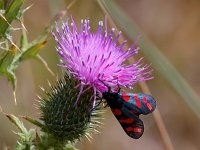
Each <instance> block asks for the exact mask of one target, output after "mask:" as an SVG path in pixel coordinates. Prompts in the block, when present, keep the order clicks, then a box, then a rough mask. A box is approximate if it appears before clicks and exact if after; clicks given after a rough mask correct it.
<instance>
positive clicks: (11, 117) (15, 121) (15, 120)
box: [5, 114, 28, 134]
mask: <svg viewBox="0 0 200 150" xmlns="http://www.w3.org/2000/svg"><path fill="white" fill-rule="evenodd" d="M5 115H6V117H7V118H8V119H9V120H10V121H11V122H12V123H13V124H14V125H15V126H16V127H17V128H18V129H19V131H20V132H21V133H26V134H27V133H28V131H27V130H26V128H25V127H24V125H23V123H22V122H21V121H20V120H19V118H17V117H15V116H14V115H11V114H5Z"/></svg>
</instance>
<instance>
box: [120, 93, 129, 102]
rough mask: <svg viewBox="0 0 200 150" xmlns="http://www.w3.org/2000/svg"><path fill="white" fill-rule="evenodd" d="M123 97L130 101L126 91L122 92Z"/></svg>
mask: <svg viewBox="0 0 200 150" xmlns="http://www.w3.org/2000/svg"><path fill="white" fill-rule="evenodd" d="M122 98H123V100H125V101H126V102H128V101H129V100H130V96H128V95H127V93H126V92H123V93H122Z"/></svg>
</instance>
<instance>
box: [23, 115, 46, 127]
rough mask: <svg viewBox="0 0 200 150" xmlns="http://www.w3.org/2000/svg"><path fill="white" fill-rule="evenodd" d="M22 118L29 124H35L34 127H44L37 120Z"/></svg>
mask: <svg viewBox="0 0 200 150" xmlns="http://www.w3.org/2000/svg"><path fill="white" fill-rule="evenodd" d="M22 118H24V119H25V120H27V121H28V122H30V123H32V124H34V125H36V126H38V127H40V128H42V127H43V124H42V123H41V122H40V121H38V120H35V119H33V118H31V117H28V116H23V117H22Z"/></svg>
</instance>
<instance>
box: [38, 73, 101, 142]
mask: <svg viewBox="0 0 200 150" xmlns="http://www.w3.org/2000/svg"><path fill="white" fill-rule="evenodd" d="M78 83H79V82H78V81H76V80H75V79H73V78H70V77H69V76H68V75H67V74H65V76H64V79H63V80H59V81H58V82H57V84H56V86H54V87H51V90H50V92H46V91H45V93H46V95H47V98H46V99H41V100H40V108H41V110H42V116H41V118H40V119H41V120H42V121H43V122H44V127H43V129H42V130H43V131H44V132H46V133H50V134H51V135H53V136H54V137H55V138H56V139H58V140H61V141H71V142H74V141H76V140H79V139H80V138H81V137H83V136H86V137H88V138H90V133H91V132H96V130H95V128H96V127H97V126H99V122H98V121H97V120H96V119H98V116H99V113H97V111H99V112H100V109H99V108H97V109H96V110H94V111H92V108H93V106H92V100H91V97H92V95H93V91H92V90H87V91H86V92H85V93H83V94H82V95H81V97H80V99H79V101H78V103H77V104H76V105H74V104H75V102H76V100H77V96H78V94H79V92H80V90H79V88H75V86H76V85H77V84H78Z"/></svg>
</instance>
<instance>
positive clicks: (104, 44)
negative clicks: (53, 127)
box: [52, 18, 152, 103]
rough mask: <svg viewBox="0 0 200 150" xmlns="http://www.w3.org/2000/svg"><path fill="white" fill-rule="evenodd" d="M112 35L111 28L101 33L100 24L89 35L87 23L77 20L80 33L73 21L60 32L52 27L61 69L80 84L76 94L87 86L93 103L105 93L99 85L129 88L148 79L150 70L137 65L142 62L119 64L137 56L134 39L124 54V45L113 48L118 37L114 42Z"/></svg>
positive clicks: (137, 49)
mask: <svg viewBox="0 0 200 150" xmlns="http://www.w3.org/2000/svg"><path fill="white" fill-rule="evenodd" d="M105 20H106V19H105ZM103 32H104V33H103ZM114 32H115V29H114V28H112V29H111V30H110V32H108V33H107V25H105V31H103V22H102V21H99V24H98V27H97V31H96V32H91V31H90V22H89V19H85V20H81V23H80V30H78V28H77V26H76V24H75V22H74V20H73V18H72V19H71V24H69V23H68V21H67V22H66V23H63V24H62V28H61V29H59V27H58V25H57V24H56V33H52V34H53V37H54V39H55V41H56V42H57V47H56V49H57V51H58V54H59V55H60V57H61V62H62V63H61V66H63V67H65V68H66V70H67V71H69V72H70V73H71V74H72V75H73V76H74V77H75V78H76V79H78V80H80V81H81V85H80V87H79V88H81V92H80V94H81V93H82V92H84V91H83V86H89V87H91V88H93V90H94V96H93V98H94V99H96V93H101V92H104V91H106V90H107V87H106V86H105V85H103V84H102V82H104V83H105V84H106V85H108V86H110V87H116V86H118V85H120V86H124V87H128V88H130V87H131V86H132V85H133V84H135V83H137V82H140V81H145V80H150V79H152V77H151V76H150V75H151V73H152V70H150V71H149V70H147V69H148V68H149V65H142V64H141V63H140V62H141V60H142V58H140V59H139V60H138V61H136V62H135V63H133V64H130V65H125V64H123V63H124V61H126V60H127V59H128V58H130V57H132V56H134V55H136V54H137V53H138V51H139V48H138V47H137V46H136V43H137V41H138V39H136V41H135V42H134V43H133V45H132V46H131V47H130V48H129V49H128V50H124V49H123V47H124V45H125V44H126V43H127V41H124V42H123V43H122V44H120V45H117V41H118V39H119V37H120V35H121V34H122V33H121V32H119V33H118V35H117V36H116V37H115V38H114V37H113V34H114ZM79 96H80V95H79ZM94 103H95V100H94Z"/></svg>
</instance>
